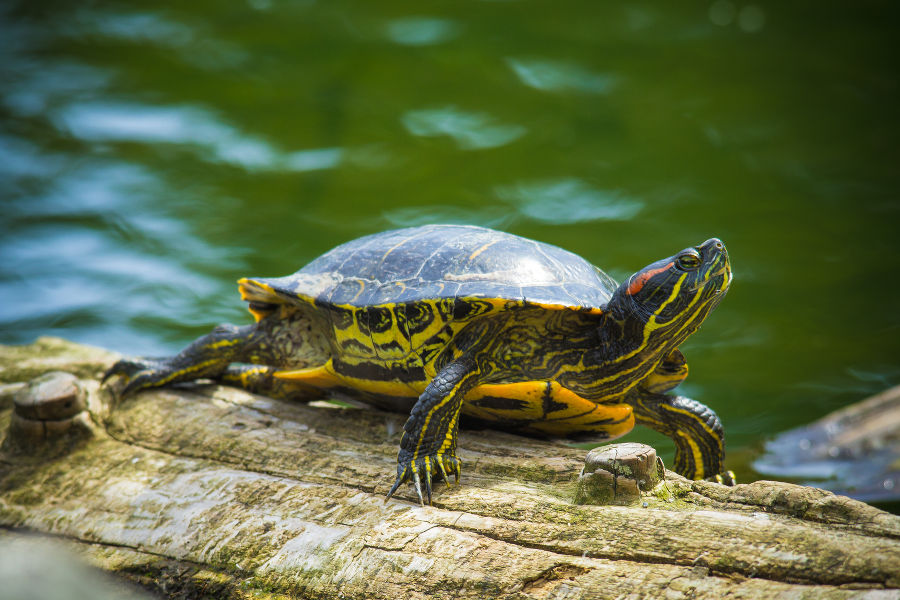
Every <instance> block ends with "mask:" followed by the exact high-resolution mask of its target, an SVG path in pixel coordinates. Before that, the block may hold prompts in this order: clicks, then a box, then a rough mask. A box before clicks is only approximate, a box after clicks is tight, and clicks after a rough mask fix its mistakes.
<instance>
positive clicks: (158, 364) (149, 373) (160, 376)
mask: <svg viewBox="0 0 900 600" xmlns="http://www.w3.org/2000/svg"><path fill="white" fill-rule="evenodd" d="M179 375H180V373H179V371H178V370H177V369H174V368H173V367H172V366H171V365H169V364H168V361H167V360H166V359H156V358H123V359H122V360H120V361H118V362H117V363H116V364H114V365H113V366H111V367H110V368H109V370H107V371H106V373H104V374H103V379H102V382H103V383H105V382H106V381H107V380H108V379H111V378H113V377H116V376H122V377H124V378H125V381H126V382H127V383H126V384H125V386H124V387H123V388H122V389H121V390H120V391H119V396H120V397H122V398H124V397H125V396H129V395H131V394H133V393H135V392H138V391H140V390H143V389H147V388H151V387H157V386H161V385H165V384H167V383H170V382H172V381H173V380H175V379H176V378H178V376H179Z"/></svg>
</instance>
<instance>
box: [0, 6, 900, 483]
mask: <svg viewBox="0 0 900 600" xmlns="http://www.w3.org/2000/svg"><path fill="white" fill-rule="evenodd" d="M3 6H4V7H3V8H2V11H0V14H2V17H0V48H2V54H0V81H2V85H0V92H2V93H0V181H2V183H0V256H2V261H0V342H2V343H26V342H30V341H31V340H33V339H34V338H35V337H36V336H38V335H43V334H52V335H61V336H65V337H68V338H71V339H75V340H79V341H83V342H87V343H92V344H97V345H101V346H105V347H109V348H113V349H115V350H118V351H121V352H124V353H131V354H164V353H171V352H174V351H176V350H177V349H179V348H180V347H181V346H182V345H184V344H185V343H187V342H188V341H190V340H191V339H193V338H194V337H195V336H198V335H200V334H202V333H205V332H207V331H208V330H209V328H210V327H212V326H213V325H215V324H217V323H220V322H225V321H228V322H233V323H246V322H248V321H249V315H248V314H247V313H246V311H245V309H244V307H243V305H242V303H241V302H240V300H239V298H238V295H237V293H236V289H235V286H234V281H235V280H236V279H237V278H238V277H240V276H242V275H256V276H277V275H284V274H287V273H290V272H293V271H294V270H296V269H297V268H298V267H300V266H302V265H303V264H304V263H306V262H307V261H309V260H310V259H312V258H314V257H315V256H317V255H318V254H320V253H321V252H323V251H326V250H328V249H329V248H331V247H332V246H334V245H336V244H339V243H341V242H344V241H347V240H349V239H352V238H354V237H357V236H359V235H363V234H367V233H372V232H375V231H379V230H383V229H387V228H392V227H398V226H404V225H414V224H422V223H429V222H459V223H473V224H480V225H487V226H493V227H497V228H500V229H504V230H507V231H510V232H513V233H516V234H520V235H525V236H528V237H533V238H537V239H540V240H542V241H545V242H550V243H553V244H557V245H560V246H563V247H565V248H567V249H570V250H573V251H575V252H578V253H580V254H582V255H583V256H585V257H586V258H588V259H589V260H591V261H592V262H594V263H596V264H597V265H599V266H601V267H603V268H604V269H606V270H607V271H609V273H610V274H611V275H613V276H614V277H616V278H617V279H620V280H621V279H622V278H623V277H625V276H627V275H628V274H630V273H631V272H633V271H634V270H636V269H638V268H640V267H642V266H643V265H645V264H647V263H649V262H652V261H654V260H656V259H658V258H662V257H664V256H668V255H670V254H672V253H674V252H676V251H678V250H680V249H681V248H683V247H685V246H688V245H694V244H697V243H699V242H701V241H703V240H705V239H707V238H710V237H713V236H717V237H720V238H722V239H723V240H724V241H725V243H726V244H727V245H728V248H729V252H730V254H731V257H732V260H733V264H734V272H735V280H734V284H733V286H732V289H731V291H730V292H729V294H728V297H727V298H726V299H725V301H724V302H723V303H722V305H721V306H720V307H719V309H718V310H717V311H716V313H715V314H713V315H712V316H711V318H710V319H709V320H708V321H707V322H706V324H705V325H704V327H703V329H702V331H700V332H699V333H698V334H697V335H695V336H694V337H693V338H692V339H691V340H689V342H688V343H687V344H685V346H683V350H684V353H685V355H686V356H687V357H688V360H689V361H690V364H691V376H690V378H689V379H688V380H687V382H686V383H685V384H684V385H683V386H682V389H683V390H684V391H685V392H686V393H688V394H690V395H692V396H694V397H695V398H697V399H699V400H701V401H703V402H705V403H708V404H709V405H710V406H712V407H713V408H714V409H715V410H716V411H717V412H718V413H719V415H720V416H721V418H722V420H723V421H724V423H725V429H726V434H727V443H728V449H729V466H731V467H732V468H734V469H736V470H737V471H738V475H739V477H740V478H741V479H743V480H745V481H746V480H749V479H753V478H755V477H756V475H755V474H754V473H753V472H752V471H751V468H750V466H749V462H750V461H751V460H752V459H753V457H754V456H755V455H756V454H757V453H758V452H759V451H760V449H761V447H762V442H763V440H764V439H765V438H766V437H767V436H771V435H772V434H774V433H776V432H778V431H781V430H784V429H787V428H790V427H794V426H797V425H800V424H803V423H806V422H808V421H810V420H812V419H815V418H817V417H820V416H822V415H824V414H826V413H827V412H829V411H831V410H834V409H835V408H838V407H840V406H842V405H844V404H847V403H850V402H853V401H856V400H859V399H861V398H863V397H865V396H866V395H868V394H871V393H874V392H877V391H880V390H882V389H884V388H885V387H887V386H889V385H893V384H897V383H900V360H898V358H900V341H898V333H900V311H898V308H900V302H898V300H900V298H898V296H900V294H898V290H900V284H898V277H900V252H898V250H900V235H898V231H900V227H898V225H900V201H898V197H897V196H898V190H900V186H898V183H900V168H898V167H900V151H898V144H897V139H898V134H900V131H898V129H900V128H898V120H897V107H898V106H900V98H898V96H900V93H898V80H900V75H898V74H900V69H898V64H897V61H896V59H895V58H891V57H893V56H895V54H894V52H893V50H894V45H895V38H896V31H897V23H898V19H897V17H898V9H897V8H896V7H897V5H896V4H890V3H876V2H860V3H852V4H850V3H843V4H837V3H834V4H833V5H831V4H828V3H819V2H791V3H784V2H768V3H759V4H745V3H741V2H737V3H731V2H727V1H718V2H714V3H709V2H680V3H675V2H658V3H645V2H637V3H635V2H629V3H609V4H606V3H599V2H596V1H590V2H588V1H583V2H557V3H549V2H537V1H518V2H516V1H509V2H499V1H498V2H470V1H462V0H460V1H456V2H435V3H421V2H347V1H334V0H332V1H329V2H324V1H322V2H313V1H306V2H282V1H277V0H251V1H250V2H245V3H242V2H209V1H206V2H202V1H201V2H191V3H171V4H163V3H147V2H130V3H114V2H89V3H72V2H47V1H41V2H20V3H18V4H16V3H5V4H4V5H3ZM627 439H634V440H644V441H651V442H652V443H654V444H655V445H657V446H658V447H659V448H660V449H661V450H662V451H663V456H664V457H665V458H666V460H667V461H668V462H669V464H671V452H672V448H671V445H670V444H669V443H668V441H667V440H665V439H664V438H661V437H657V436H654V435H652V434H650V433H648V432H645V431H636V432H635V433H634V434H632V435H631V437H629V438H627Z"/></svg>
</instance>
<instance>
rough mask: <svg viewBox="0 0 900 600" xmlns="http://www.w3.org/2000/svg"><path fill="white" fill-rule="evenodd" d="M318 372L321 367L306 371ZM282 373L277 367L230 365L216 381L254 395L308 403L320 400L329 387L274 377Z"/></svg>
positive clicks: (296, 378)
mask: <svg viewBox="0 0 900 600" xmlns="http://www.w3.org/2000/svg"><path fill="white" fill-rule="evenodd" d="M318 370H324V369H323V368H322V367H319V368H318V369H315V368H314V369H308V371H311V372H316V371H318ZM282 372H283V369H280V368H278V367H269V366H260V365H230V366H229V367H228V368H227V369H225V372H224V373H222V375H221V376H219V378H218V380H219V381H220V382H221V383H224V384H226V385H231V386H234V387H239V388H243V389H245V390H247V391H248V392H253V393H254V394H262V395H263V396H269V397H270V398H281V399H284V400H301V401H309V400H315V399H317V398H322V397H324V396H325V395H326V394H327V392H326V389H325V388H327V387H329V386H323V385H322V384H321V382H320V381H318V380H314V379H312V378H310V380H309V381H304V380H303V379H301V378H299V377H294V378H292V379H288V378H284V377H279V376H277V375H276V373H282Z"/></svg>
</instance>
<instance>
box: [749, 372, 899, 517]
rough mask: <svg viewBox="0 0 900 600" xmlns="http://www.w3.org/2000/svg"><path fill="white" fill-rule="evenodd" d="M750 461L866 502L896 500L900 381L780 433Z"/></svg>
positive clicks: (761, 469)
mask: <svg viewBox="0 0 900 600" xmlns="http://www.w3.org/2000/svg"><path fill="white" fill-rule="evenodd" d="M753 467H754V468H755V469H756V470H757V471H758V472H760V473H765V474H768V475H774V476H777V477H788V478H791V479H793V480H801V481H807V482H809V483H810V484H811V485H821V486H823V487H827V488H828V489H829V490H831V491H833V492H835V493H840V494H847V495H850V496H853V497H854V498H856V499H858V500H865V501H866V502H897V501H898V500H900V385H898V386H895V387H892V388H890V389H887V390H885V391H883V392H881V393H880V394H876V395H874V396H871V397H870V398H867V399H865V400H862V401H860V402H857V403H855V404H851V405H850V406H845V407H843V408H841V409H839V410H836V411H834V412H832V413H830V414H828V415H825V416H824V417H822V418H821V419H817V420H816V421H814V422H812V423H810V424H809V425H805V426H803V427H798V428H797V429H792V430H790V431H785V432H783V433H780V434H778V435H777V436H776V437H775V438H774V439H772V440H769V441H767V442H766V453H765V454H764V455H763V456H761V457H759V458H758V459H757V460H756V461H754V463H753Z"/></svg>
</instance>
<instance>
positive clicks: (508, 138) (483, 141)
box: [403, 106, 527, 150]
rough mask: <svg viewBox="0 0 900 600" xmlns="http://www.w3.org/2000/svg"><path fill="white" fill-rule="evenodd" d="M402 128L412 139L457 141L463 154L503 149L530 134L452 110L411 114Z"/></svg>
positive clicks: (473, 113) (489, 118)
mask: <svg viewBox="0 0 900 600" xmlns="http://www.w3.org/2000/svg"><path fill="white" fill-rule="evenodd" d="M403 124H404V125H405V126H406V128H407V129H408V130H409V132H410V133H412V134H413V135H419V136H423V137H435V136H441V135H446V136H448V137H450V138H452V139H453V140H454V141H456V143H457V145H458V146H459V147H460V149H462V150H481V149H484V148H495V147H497V146H503V145H505V144H508V143H510V142H512V141H514V140H516V139H518V138H520V137H522V136H523V135H525V133H526V131H527V129H525V128H524V127H522V126H521V125H505V124H502V123H498V122H497V121H496V120H495V119H494V118H493V117H491V116H490V115H487V114H484V113H477V112H465V111H462V110H459V109H458V108H455V107H452V106H448V107H444V108H432V109H425V110H412V111H409V112H407V113H406V114H405V115H403Z"/></svg>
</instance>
